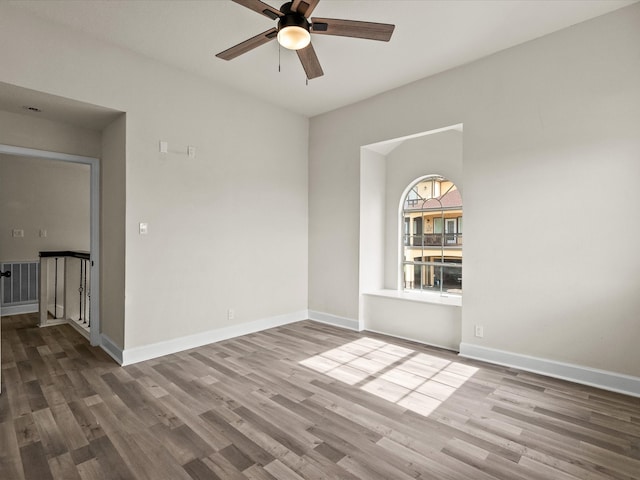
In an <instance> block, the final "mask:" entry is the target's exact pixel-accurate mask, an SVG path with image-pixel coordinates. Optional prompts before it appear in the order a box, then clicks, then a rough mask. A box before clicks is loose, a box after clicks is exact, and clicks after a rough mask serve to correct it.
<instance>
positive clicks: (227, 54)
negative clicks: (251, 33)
mask: <svg viewBox="0 0 640 480" xmlns="http://www.w3.org/2000/svg"><path fill="white" fill-rule="evenodd" d="M277 36H278V30H277V29H276V28H270V29H269V30H267V31H266V32H262V33H261V34H260V35H256V36H255V37H253V38H250V39H249V40H245V41H244V42H242V43H239V44H238V45H234V46H233V47H231V48H227V49H226V50H225V51H224V52H220V53H218V54H217V55H216V57H218V58H221V59H223V60H231V59H233V58H236V57H237V56H240V55H242V54H243V53H247V52H248V51H250V50H253V49H254V48H256V47H259V46H260V45H264V44H265V43H268V42H270V41H271V40H273V39H274V38H276V37H277Z"/></svg>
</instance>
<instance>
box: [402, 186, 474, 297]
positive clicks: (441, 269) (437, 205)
mask: <svg viewBox="0 0 640 480" xmlns="http://www.w3.org/2000/svg"><path fill="white" fill-rule="evenodd" d="M402 228H403V233H402V245H403V246H402V265H401V270H402V282H403V288H404V289H405V290H411V291H414V290H422V291H431V292H438V293H441V294H445V295H461V294H462V196H461V195H460V192H459V191H458V189H457V187H456V186H455V185H454V184H453V182H451V181H449V180H447V179H446V178H444V177H441V176H438V175H429V176H427V177H423V178H420V179H419V180H418V181H416V182H415V183H414V184H413V185H411V187H410V188H409V189H408V192H407V194H406V196H405V197H404V199H403V201H402Z"/></svg>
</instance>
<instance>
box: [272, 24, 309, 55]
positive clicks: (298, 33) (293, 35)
mask: <svg viewBox="0 0 640 480" xmlns="http://www.w3.org/2000/svg"><path fill="white" fill-rule="evenodd" d="M278 43H279V44H280V45H282V46H283V47H284V48H288V49H289V50H300V49H302V48H304V47H306V46H307V45H309V43H311V34H310V33H309V30H307V29H305V28H303V27H298V26H296V25H291V26H288V27H284V28H281V29H280V30H279V31H278Z"/></svg>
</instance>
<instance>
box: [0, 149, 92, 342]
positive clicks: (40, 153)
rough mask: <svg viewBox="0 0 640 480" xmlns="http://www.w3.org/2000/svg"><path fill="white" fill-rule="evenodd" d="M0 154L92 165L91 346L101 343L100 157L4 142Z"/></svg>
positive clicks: (90, 195)
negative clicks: (16, 145) (17, 145)
mask: <svg viewBox="0 0 640 480" xmlns="http://www.w3.org/2000/svg"><path fill="white" fill-rule="evenodd" d="M0 154H6V155H15V156H18V157H32V158H40V159H43V160H58V161H61V162H70V163H79V164H83V165H89V168H90V172H91V173H90V182H91V185H90V193H89V197H90V207H89V208H90V210H89V211H90V221H89V223H90V227H89V228H90V240H89V250H90V251H91V258H90V261H91V266H92V268H91V304H90V307H89V314H90V315H91V317H90V318H91V327H90V337H89V338H90V342H91V345H93V346H96V345H100V344H101V342H100V159H98V158H94V157H84V156H81V155H71V154H68V153H59V152H51V151H48V150H37V149H34V148H25V147H15V146H12V145H4V144H0Z"/></svg>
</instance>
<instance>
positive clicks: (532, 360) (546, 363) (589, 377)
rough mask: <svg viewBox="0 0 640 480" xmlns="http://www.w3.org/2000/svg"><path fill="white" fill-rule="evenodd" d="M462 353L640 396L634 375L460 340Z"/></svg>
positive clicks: (486, 360)
mask: <svg viewBox="0 0 640 480" xmlns="http://www.w3.org/2000/svg"><path fill="white" fill-rule="evenodd" d="M460 356H462V357H466V358H473V359H475V360H482V361H484V362H489V363H495V364H498V365H504V366H506V367H515V368H519V369H520V370H526V371H527V372H532V373H539V374H542V375H547V376H549V377H554V378H559V379H562V380H568V381H570V382H575V383H580V384H583V385H589V386H591V387H597V388H602V389H604V390H610V391H612V392H618V393H624V394H626V395H632V396H634V397H640V378H638V377H632V376H631V375H624V374H620V373H615V372H609V371H606V370H598V369H595V368H589V367H585V366H581V365H575V364H571V363H563V362H557V361H555V360H547V359H544V358H538V357H531V356H528V355H521V354H518V353H513V352H507V351H504V350H496V349H493V348H487V347H481V346H479V345H472V344H469V343H461V344H460Z"/></svg>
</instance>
